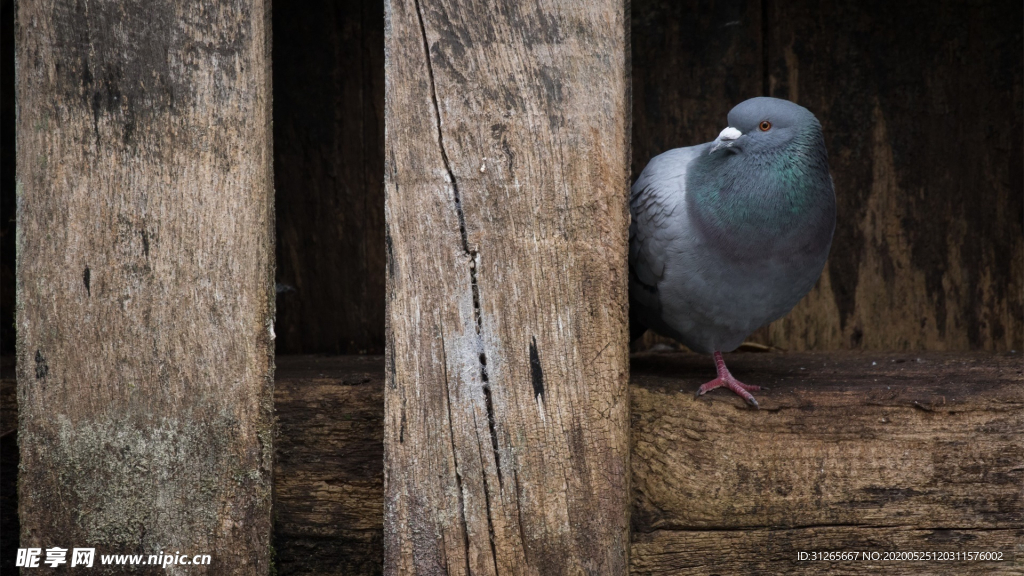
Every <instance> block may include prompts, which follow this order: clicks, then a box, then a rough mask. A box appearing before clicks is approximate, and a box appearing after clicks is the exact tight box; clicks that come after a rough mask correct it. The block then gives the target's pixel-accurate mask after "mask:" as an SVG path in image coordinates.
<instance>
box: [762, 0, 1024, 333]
mask: <svg viewBox="0 0 1024 576" xmlns="http://www.w3.org/2000/svg"><path fill="white" fill-rule="evenodd" d="M766 6H767V7H768V9H767V15H768V20H767V29H768V30H769V36H768V39H767V40H768V42H767V45H766V49H767V57H768V61H769V63H770V64H769V73H770V85H771V86H770V93H771V95H773V96H779V97H782V98H788V99H790V100H794V101H797V102H799V103H800V104H802V105H804V106H806V107H807V108H808V109H810V110H811V111H813V112H815V113H816V114H817V115H818V117H819V119H820V120H821V122H822V125H823V126H824V132H825V138H826V144H827V146H828V150H829V158H830V164H831V166H832V171H833V178H834V180H835V187H836V198H837V201H838V223H837V228H836V235H835V241H834V242H833V245H832V254H831V257H830V259H829V263H828V266H827V267H826V270H825V273H824V275H823V277H822V280H821V281H820V282H819V283H818V287H817V288H816V289H815V290H814V291H813V292H811V294H810V296H808V297H807V298H806V299H804V301H803V302H802V303H801V304H800V305H798V306H797V308H796V310H795V311H794V312H793V313H792V314H790V315H789V316H787V317H786V318H785V319H783V320H781V321H779V322H776V323H775V324H774V325H772V327H771V328H770V329H768V330H767V331H766V332H764V333H762V334H760V335H759V336H760V338H761V341H762V342H764V343H768V344H774V345H778V346H782V347H784V348H788V349H794V350H796V349H819V350H820V349H835V348H867V349H875V350H907V349H910V350H914V349H917V350H920V349H928V350H942V349H946V350H966V349H986V350H1003V351H1006V350H1011V349H1017V350H1020V349H1021V348H1022V347H1024V151H1022V150H1024V148H1022V140H1024V130H1022V127H1024V67H1022V66H1021V53H1022V52H1024V39H1022V35H1021V31H1020V22H1021V20H1022V19H1024V6H1022V5H1021V4H1020V3H1002V4H1000V3H981V4H979V3H976V2H970V1H965V0H961V1H956V2H944V3H942V5H941V6H936V5H935V4H933V3H929V2H921V1H911V2H887V1H884V0H875V1H870V2H856V3H851V2H833V3H817V2H814V3H809V2H766ZM908 30H913V31H914V33H912V34H908V33H907V31H908Z"/></svg>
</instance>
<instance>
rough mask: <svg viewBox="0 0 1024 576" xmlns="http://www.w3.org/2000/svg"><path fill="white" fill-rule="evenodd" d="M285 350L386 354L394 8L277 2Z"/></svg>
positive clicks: (351, 1) (280, 310) (324, 0)
mask: <svg viewBox="0 0 1024 576" xmlns="http://www.w3.org/2000/svg"><path fill="white" fill-rule="evenodd" d="M273 24H274V184H275V186H276V189H277V284H278V298H277V334H278V339H277V352H278V353H279V354H281V353H284V354H291V353H298V352H305V353H310V352H322V353H334V354H339V353H340V354H360V353H361V354H365V353H376V354H379V353H382V352H383V351H384V5H383V3H381V2H369V1H360V0H345V1H341V2H332V1H329V0H315V1H312V2H303V3H300V4H290V3H286V2H277V3H275V5H274V20H273Z"/></svg>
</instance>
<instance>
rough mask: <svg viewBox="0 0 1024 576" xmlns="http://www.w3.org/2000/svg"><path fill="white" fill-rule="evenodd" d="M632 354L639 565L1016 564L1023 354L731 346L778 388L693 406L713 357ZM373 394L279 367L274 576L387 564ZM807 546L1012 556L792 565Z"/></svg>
mask: <svg viewBox="0 0 1024 576" xmlns="http://www.w3.org/2000/svg"><path fill="white" fill-rule="evenodd" d="M632 364H633V382H632V385H631V393H632V394H631V395H632V407H631V409H632V414H633V418H632V437H633V455H632V457H631V462H632V474H633V486H634V489H633V497H632V506H633V510H634V513H633V537H632V545H631V547H632V552H631V573H633V574H715V573H717V574H790V573H807V574H832V575H839V574H853V573H865V572H868V573H884V574H890V573H892V574H930V575H943V574H950V575H953V574H1020V573H1021V572H1022V571H1024V545H1022V544H1024V488H1022V486H1024V482H1022V480H1024V442H1022V440H1021V439H1022V438H1024V421H1022V420H1024V416H1022V414H1024V386H1022V383H1024V376H1022V365H1021V359H1020V355H1019V354H1010V355H1007V354H1004V355H990V354H963V353H958V354H949V353H941V354H935V353H932V354H927V355H919V354H879V353H856V352H852V353H851V352H843V353H828V354H820V353H815V354H808V353H799V354H798V353H790V354H777V353H775V354H733V355H730V365H734V366H735V367H736V368H735V369H736V372H737V375H738V376H740V377H741V378H744V379H746V380H747V381H749V382H756V383H759V384H765V385H769V386H771V388H772V389H771V390H769V391H762V392H760V393H759V394H758V398H759V400H760V401H761V406H762V407H763V409H762V410H760V411H752V410H749V409H747V408H746V407H745V405H744V404H743V403H742V402H741V401H740V400H739V398H738V397H735V396H733V395H731V394H728V393H725V392H721V391H715V392H712V393H711V394H709V395H707V396H704V397H702V398H700V399H694V398H693V396H692V394H693V391H694V390H696V388H697V387H698V386H699V385H700V384H701V383H702V382H704V381H705V380H707V379H708V378H709V377H710V376H711V375H713V373H714V367H713V364H712V363H711V361H710V360H709V359H708V358H707V357H705V356H699V355H695V354H664V355H661V354H649V355H637V356H634V358H633V362H632ZM383 394H384V358H383V357H380V356H375V357H318V356H298V357H284V358H280V359H279V360H278V371H277V383H276V388H275V401H276V406H277V412H278V424H279V427H280V433H279V440H278V441H277V443H276V450H277V454H278V459H277V462H276V464H275V479H274V480H275V488H274V491H275V517H276V522H275V536H274V545H275V548H276V550H277V562H276V565H277V568H278V573H279V574H345V575H346V576H351V575H360V574H368V575H369V574H380V573H381V572H382V568H383V558H384V550H383V518H382V514H381V510H382V509H383V505H384V486H383V472H382V469H381V465H382V459H381V456H382V453H383V436H384V424H383V422H384V414H383V399H382V397H383ZM4 397H6V396H4ZM2 408H3V413H4V414H9V413H11V412H13V411H14V407H12V406H9V405H4V406H2ZM5 481H6V479H5ZM3 517H4V518H7V517H8V516H7V514H6V511H5V514H4V515H3ZM815 550H817V551H848V552H849V551H859V552H886V551H888V552H899V551H903V552H910V551H931V552H971V551H990V552H991V551H1000V552H1002V553H1003V555H1004V561H1003V562H995V563H994V562H978V561H975V562H965V561H942V562H939V561H935V562H907V561H899V562H896V561H871V560H869V561H864V560H863V559H861V561H858V562H800V561H798V559H797V558H798V556H797V553H799V552H801V551H807V552H810V551H815Z"/></svg>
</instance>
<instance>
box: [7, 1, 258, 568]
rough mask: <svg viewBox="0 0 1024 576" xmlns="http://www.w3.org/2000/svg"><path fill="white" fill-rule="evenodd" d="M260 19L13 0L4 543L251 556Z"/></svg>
mask: <svg viewBox="0 0 1024 576" xmlns="http://www.w3.org/2000/svg"><path fill="white" fill-rule="evenodd" d="M268 24H269V6H268V5H267V4H266V3H264V2H261V1H254V2H250V1H248V0H237V1H233V2H227V3H221V2H194V3H188V4H181V3H178V2H173V1H161V0H156V1H152V2H146V3H144V4H131V5H122V4H119V3H99V4H96V3H77V4H75V3H65V2H51V1H49V0H29V1H26V2H19V3H18V14H17V24H16V35H17V65H18V70H17V78H18V85H17V97H18V107H19V115H18V176H17V177H18V183H17V188H18V190H17V194H18V222H17V250H18V271H17V272H18V276H17V290H18V310H17V322H18V343H17V344H18V346H17V358H18V363H17V371H18V404H19V409H20V418H21V420H20V427H19V431H18V442H19V445H20V450H21V477H20V479H19V480H20V485H19V489H20V494H19V506H20V510H19V512H20V514H19V517H20V519H21V535H22V538H21V544H22V546H32V547H44V548H45V547H51V546H62V547H71V546H89V547H95V548H96V549H97V554H100V553H116V552H121V553H128V552H131V553H135V554H144V555H149V554H159V553H162V552H172V553H173V552H174V551H181V552H182V553H185V554H209V555H210V556H211V557H212V559H213V564H212V565H210V566H194V567H190V573H195V574H207V573H209V574H265V573H266V572H267V570H268V567H269V550H270V504H271V488H272V486H271V484H272V482H271V473H272V458H273V451H272V447H271V444H272V442H271V440H272V423H273V420H272V419H273V406H272V401H273V398H272V390H273V337H274V336H273V318H274V284H273V267H274V257H273V245H274V236H273V226H274V212H273V196H272V180H271V179H272V171H271V149H270V148H271V128H270V70H269V47H270V45H269V33H270V31H269V27H268ZM119 570H129V568H128V567H121V568H114V567H108V568H107V570H106V571H105V572H106V573H113V572H118V571H119ZM131 570H136V568H134V567H133V568H131ZM142 571H143V572H145V573H161V574H162V573H164V570H163V569H162V568H159V567H154V566H147V567H143V569H142Z"/></svg>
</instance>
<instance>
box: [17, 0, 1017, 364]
mask: <svg viewBox="0 0 1024 576" xmlns="http://www.w3.org/2000/svg"><path fill="white" fill-rule="evenodd" d="M11 4H12V3H11V2H10V1H9V0H8V1H5V2H3V6H4V21H5V26H9V25H10V24H9V23H10V22H11V19H12V18H13V10H12V9H11ZM285 8H286V6H285V5H282V4H280V3H279V5H278V6H277V7H276V9H275V13H274V83H275V84H274V86H275V90H274V100H275V106H274V124H275V134H274V136H275V145H274V148H275V185H276V189H277V211H278V215H277V216H278V217H277V234H278V240H277V262H278V272H277V281H278V283H279V285H280V286H279V287H280V288H281V289H282V290H283V291H282V292H281V293H279V295H278V318H277V333H278V341H277V348H278V351H279V352H282V353H295V352H359V351H363V350H365V351H371V352H373V351H377V352H379V351H381V350H382V349H383V329H384V321H383V318H384V297H383V286H384V248H383V240H382V239H383V187H382V182H383V176H382V175H383V130H384V127H383V98H384V94H383V66H384V63H383V6H382V4H381V3H378V2H370V1H364V2H361V1H359V0H350V1H348V2H341V3H329V2H326V1H321V2H314V3H310V4H304V5H303V6H302V7H301V8H299V7H296V6H292V7H291V9H289V10H286V9H285ZM1021 11H1022V8H1021V5H1020V4H1019V3H1012V2H1011V3H980V4H979V3H970V2H966V1H959V2H946V3H943V4H942V5H941V6H938V7H937V6H934V5H933V4H932V3H928V2H905V3H899V2H881V1H878V2H857V3H845V5H843V6H840V5H833V4H831V3H829V4H818V3H811V2H778V1H772V0H751V1H742V0H732V1H724V2H723V1H718V2H715V1H712V2H692V1H691V2H675V1H668V0H636V1H635V2H633V6H632V13H633V93H634V100H633V117H634V138H633V171H634V173H638V172H639V170H641V169H642V168H643V166H644V164H645V163H646V161H647V160H648V159H649V158H650V157H651V156H652V155H654V154H657V153H659V152H662V151H664V150H667V149H670V148H674V147H678V146H685V145H690V144H694V143H698V142H703V141H707V140H709V139H711V138H713V137H714V136H715V135H716V134H717V132H718V131H719V130H721V128H722V127H723V126H724V122H725V116H726V113H727V112H728V110H729V108H731V107H732V106H733V105H734V104H735V103H737V102H740V101H742V100H743V99H745V98H748V97H751V96H757V95H761V94H765V93H770V94H772V95H775V96H781V97H787V98H792V99H795V100H797V101H798V102H800V103H801V104H803V105H804V106H807V107H808V108H810V109H811V110H812V111H814V112H815V113H816V114H818V115H819V118H820V119H821V120H822V123H823V124H824V126H825V129H826V134H827V136H828V145H829V152H830V154H831V163H832V170H833V174H834V177H835V180H836V190H837V193H838V195H839V227H838V229H837V232H836V240H835V244H834V246H833V252H832V258H831V260H830V262H829V265H828V268H827V271H826V274H825V275H824V277H823V278H822V281H821V282H820V284H819V286H818V287H817V288H816V289H815V291H814V292H813V293H812V294H811V296H810V297H809V298H808V299H807V300H806V301H805V302H803V303H802V304H801V305H800V306H799V307H798V308H797V310H796V311H795V312H794V313H793V314H791V315H790V316H789V317H787V318H786V319H784V320H782V321H780V322H777V323H776V324H775V325H774V326H772V327H771V328H769V329H766V330H763V331H762V332H761V333H759V334H758V335H757V339H758V340H760V341H761V342H765V343H770V344H773V345H775V346H779V347H783V348H790V349H806V348H814V349H840V348H875V349H886V348H892V349H969V348H980V349H996V350H1005V349H1011V348H1021V347H1022V346H1024V322H1022V317H1024V298H1022V285H1024V282H1022V276H1024V269H1022V268H1024V266H1022V263H1024V243H1022V236H1024V229H1022V228H1024V227H1022V224H1021V222H1022V218H1024V207H1022V206H1024V203H1022V195H1024V191H1022V188H1024V173H1022V161H1021V155H1022V145H1021V135H1022V131H1021V128H1022V126H1021V125H1022V118H1021V109H1022V106H1024V104H1022V88H1021V85H1022V79H1021V70H1022V62H1021V53H1022V50H1024V48H1022V41H1021V26H1020V22H1021V20H1022V17H1021ZM5 37H6V38H10V35H5ZM3 52H4V54H5V56H4V58H3V62H4V82H3V85H4V86H8V85H10V86H13V77H12V75H11V74H10V73H9V69H10V68H11V65H12V62H13V59H12V54H13V52H12V50H4V51H3ZM4 93H5V95H6V94H8V92H7V91H6V88H5V92H4ZM12 102H13V100H12V99H11V98H9V97H5V98H3V106H4V108H3V109H4V118H5V132H4V134H5V135H7V136H5V139H4V142H5V145H4V146H3V156H4V161H3V164H4V173H5V176H4V179H3V183H4V184H3V199H4V203H3V216H2V219H3V237H2V240H3V241H2V247H3V248H2V252H3V262H2V264H3V266H2V268H3V270H4V273H3V290H2V294H3V301H2V304H3V305H2V306H0V308H2V316H3V322H2V326H0V329H2V339H0V340H2V345H3V349H4V350H5V351H6V352H10V351H13V340H14V339H13V317H12V315H13V301H14V297H13V294H14V291H13V285H14V278H13V269H14V251H13V242H11V241H10V240H11V238H13V222H12V220H11V216H13V206H14V190H13V185H11V184H12V183H13V154H12V153H13V147H12V146H8V145H7V143H8V142H9V140H10V139H9V138H8V136H10V137H11V138H13V135H12V134H10V133H9V132H8V131H7V127H8V126H10V125H11V121H13V109H12V108H11V107H10V106H9V103H12ZM8 168H10V170H8ZM8 172H10V178H8V176H7V174H8Z"/></svg>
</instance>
